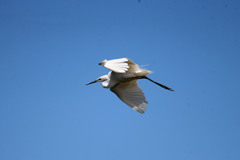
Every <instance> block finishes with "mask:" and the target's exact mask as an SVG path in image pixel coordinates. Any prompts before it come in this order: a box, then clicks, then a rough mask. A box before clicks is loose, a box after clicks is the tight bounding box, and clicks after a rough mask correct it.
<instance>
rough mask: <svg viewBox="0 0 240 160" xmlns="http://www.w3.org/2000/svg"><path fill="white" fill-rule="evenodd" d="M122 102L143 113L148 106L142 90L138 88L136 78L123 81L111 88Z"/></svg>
mask: <svg viewBox="0 0 240 160" xmlns="http://www.w3.org/2000/svg"><path fill="white" fill-rule="evenodd" d="M111 91H112V92H114V93H115V94H116V95H117V96H118V97H119V98H120V99H121V100H122V101H123V102H124V103H126V104H127V105H128V106H130V107H131V108H133V109H134V110H136V111H137V112H139V113H144V111H145V110H146V108H147V107H148V106H147V104H148V102H147V100H146V98H145V96H144V93H143V91H142V90H141V88H139V86H138V84H137V80H133V81H130V82H123V83H120V84H118V85H116V86H115V87H112V88H111Z"/></svg>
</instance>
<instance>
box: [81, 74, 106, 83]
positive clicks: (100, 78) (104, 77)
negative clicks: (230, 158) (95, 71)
mask: <svg viewBox="0 0 240 160" xmlns="http://www.w3.org/2000/svg"><path fill="white" fill-rule="evenodd" d="M108 79H109V78H108V75H104V76H101V77H99V78H98V79H96V80H94V81H92V82H90V83H88V84H86V85H89V84H93V83H96V82H104V81H107V80H108Z"/></svg>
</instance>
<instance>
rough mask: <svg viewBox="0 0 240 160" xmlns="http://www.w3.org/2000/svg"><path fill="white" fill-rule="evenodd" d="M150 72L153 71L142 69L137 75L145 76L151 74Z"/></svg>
mask: <svg viewBox="0 0 240 160" xmlns="http://www.w3.org/2000/svg"><path fill="white" fill-rule="evenodd" d="M150 73H152V71H149V70H144V69H140V71H139V72H137V73H136V76H137V77H144V76H147V75H149V74H150Z"/></svg>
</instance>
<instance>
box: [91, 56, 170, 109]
mask: <svg viewBox="0 0 240 160" xmlns="http://www.w3.org/2000/svg"><path fill="white" fill-rule="evenodd" d="M99 65H102V66H104V67H106V68H108V69H110V70H111V71H110V72H109V73H108V75H104V76H101V77H99V78H98V79H97V80H95V81H93V82H90V83H88V84H87V85H89V84H92V83H95V82H102V86H103V87H104V88H110V90H111V91H112V92H113V93H115V94H116V95H117V96H118V97H119V98H120V99H121V100H122V101H123V102H124V103H126V104H127V105H128V106H130V107H131V108H132V109H134V110H135V111H137V112H139V113H144V111H145V110H146V108H147V107H148V106H147V104H148V102H147V100H146V98H145V96H144V93H143V91H142V89H141V88H140V87H139V86H138V84H137V80H138V79H148V80H150V81H151V82H153V83H155V84H157V85H159V86H161V87H163V88H165V89H168V90H171V91H173V90H172V89H171V88H168V87H166V86H164V85H162V84H160V83H157V82H155V81H153V80H152V79H150V78H148V77H147V75H148V74H150V73H151V71H149V70H144V69H140V68H139V66H138V65H137V64H135V63H133V62H132V61H131V60H130V59H128V58H120V59H114V60H104V61H102V62H100V63H99Z"/></svg>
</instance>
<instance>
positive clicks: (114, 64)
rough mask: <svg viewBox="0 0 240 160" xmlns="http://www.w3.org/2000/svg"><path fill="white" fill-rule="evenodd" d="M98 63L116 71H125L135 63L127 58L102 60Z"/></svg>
mask: <svg viewBox="0 0 240 160" xmlns="http://www.w3.org/2000/svg"><path fill="white" fill-rule="evenodd" d="M99 64H100V65H103V66H104V67H106V68H108V69H110V70H112V71H114V72H117V73H126V72H127V71H128V70H129V68H131V67H132V66H133V65H137V64H135V63H133V62H132V61H131V60H130V59H128V58H120V59H113V60H108V61H107V60H104V61H102V62H101V63H99Z"/></svg>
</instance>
